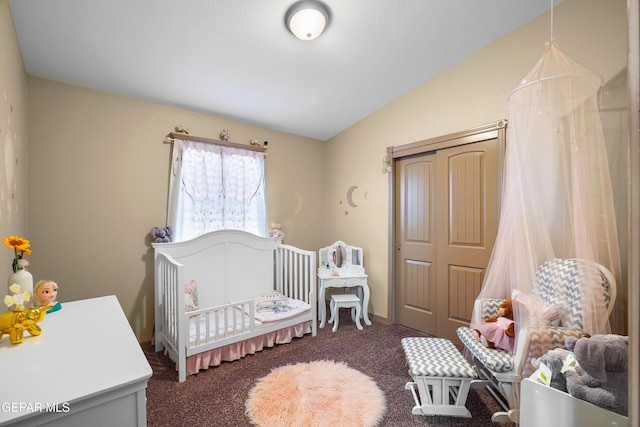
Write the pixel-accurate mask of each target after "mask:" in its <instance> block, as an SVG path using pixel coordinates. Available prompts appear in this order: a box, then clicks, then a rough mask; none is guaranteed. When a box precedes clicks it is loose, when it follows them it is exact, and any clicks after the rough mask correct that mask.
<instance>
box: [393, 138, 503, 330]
mask: <svg viewBox="0 0 640 427" xmlns="http://www.w3.org/2000/svg"><path fill="white" fill-rule="evenodd" d="M498 149H499V144H498V142H497V139H495V138H494V139H488V140H485V141H480V142H474V143H471V144H464V145H458V146H454V147H450V148H444V149H440V150H437V151H433V152H429V153H425V154H420V155H416V156H411V157H406V158H401V159H399V160H397V161H396V169H395V170H396V180H395V182H396V188H395V194H396V230H395V233H396V242H397V244H396V260H395V262H396V278H395V279H396V287H395V290H396V294H395V301H396V302H395V311H396V322H397V323H399V324H401V325H405V326H408V327H410V328H414V329H417V330H420V331H424V332H426V333H429V334H432V335H435V336H438V337H442V338H447V339H450V340H455V339H456V334H455V330H456V328H457V327H458V326H461V325H467V324H468V323H469V320H470V317H471V311H472V308H473V302H474V300H475V298H476V296H477V295H478V293H479V292H480V288H481V285H482V280H483V278H484V271H485V269H486V266H487V264H488V262H489V257H490V256H491V250H492V249H493V243H494V241H495V236H496V233H497V229H498V215H499V181H498V174H499V170H500V165H499V163H498V162H499V160H498V159H499V156H498Z"/></svg>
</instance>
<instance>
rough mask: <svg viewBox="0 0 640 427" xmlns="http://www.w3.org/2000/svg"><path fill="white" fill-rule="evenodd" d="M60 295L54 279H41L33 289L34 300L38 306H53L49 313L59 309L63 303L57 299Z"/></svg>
mask: <svg viewBox="0 0 640 427" xmlns="http://www.w3.org/2000/svg"><path fill="white" fill-rule="evenodd" d="M57 297H58V284H57V283H56V282H54V281H52V280H41V281H39V282H38V284H37V285H36V286H35V287H34V289H33V302H34V305H35V306H36V307H46V306H48V307H51V308H49V310H47V313H52V312H54V311H58V310H60V309H61V308H62V304H60V302H59V301H56V298H57Z"/></svg>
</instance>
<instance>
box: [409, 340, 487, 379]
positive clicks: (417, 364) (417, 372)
mask: <svg viewBox="0 0 640 427" xmlns="http://www.w3.org/2000/svg"><path fill="white" fill-rule="evenodd" d="M401 342H402V349H403V350H404V353H405V356H406V358H407V364H408V365H409V373H410V374H411V375H412V376H413V377H414V378H415V377H416V376H426V377H455V378H474V377H475V376H476V372H475V371H474V369H473V368H472V367H471V365H469V363H467V361H466V360H465V359H464V357H462V354H460V352H459V351H458V349H457V348H456V347H455V346H454V345H453V343H452V342H451V341H449V340H447V339H444V338H425V337H407V338H403V339H402V341H401Z"/></svg>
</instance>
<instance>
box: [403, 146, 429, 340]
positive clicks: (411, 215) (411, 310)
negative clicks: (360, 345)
mask: <svg viewBox="0 0 640 427" xmlns="http://www.w3.org/2000/svg"><path fill="white" fill-rule="evenodd" d="M396 174H397V175H396V189H395V194H396V196H397V201H396V237H397V242H398V243H399V244H397V245H396V251H397V254H396V307H395V309H396V322H397V323H399V324H401V325H405V326H408V327H410V328H413V329H417V330H419V331H423V332H426V333H429V334H432V335H436V332H437V323H436V316H435V315H436V313H437V307H436V304H437V301H436V287H437V280H436V234H437V233H436V230H435V227H436V218H435V214H436V209H435V200H436V199H435V192H436V155H435V153H431V154H422V155H419V156H417V157H408V158H403V159H400V160H398V161H397V162H396Z"/></svg>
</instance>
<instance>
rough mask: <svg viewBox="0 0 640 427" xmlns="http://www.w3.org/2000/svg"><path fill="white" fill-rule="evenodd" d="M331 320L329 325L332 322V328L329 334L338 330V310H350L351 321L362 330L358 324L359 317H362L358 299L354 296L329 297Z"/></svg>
mask: <svg viewBox="0 0 640 427" xmlns="http://www.w3.org/2000/svg"><path fill="white" fill-rule="evenodd" d="M329 305H330V306H331V318H330V319H329V323H332V322H333V328H332V329H331V332H335V331H337V330H338V322H339V321H340V309H341V308H350V309H351V319H352V320H353V321H354V322H356V327H357V328H358V329H359V330H362V325H361V324H360V316H361V315H362V305H361V304H360V298H358V295H355V294H336V295H332V296H331V303H330V304H329Z"/></svg>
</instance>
